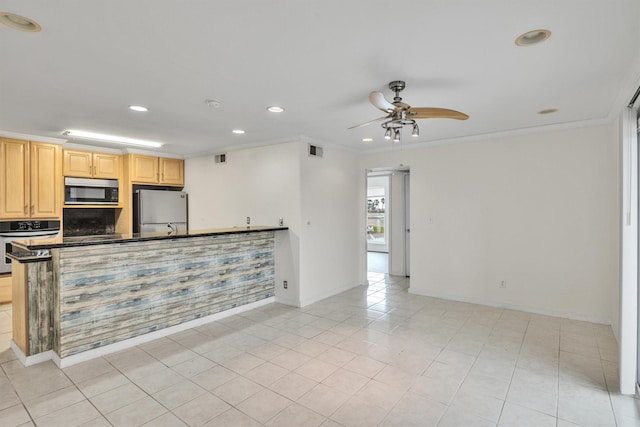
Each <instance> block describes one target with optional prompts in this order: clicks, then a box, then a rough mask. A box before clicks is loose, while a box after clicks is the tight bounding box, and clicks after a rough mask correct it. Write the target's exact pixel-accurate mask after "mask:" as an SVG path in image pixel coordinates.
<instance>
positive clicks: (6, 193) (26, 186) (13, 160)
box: [0, 139, 62, 219]
mask: <svg viewBox="0 0 640 427" xmlns="http://www.w3.org/2000/svg"><path fill="white" fill-rule="evenodd" d="M61 163H62V157H61V149H60V146H59V145H56V144H45V143H40V142H29V141H22V140H15V139H0V176H1V177H2V182H1V183H0V218H7V219H25V218H59V217H60V214H61V209H62V202H61V201H62V194H61V191H62V181H61V180H62V173H61V172H62V168H61V166H62V164H61Z"/></svg>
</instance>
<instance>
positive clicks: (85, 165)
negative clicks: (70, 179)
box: [63, 150, 93, 178]
mask: <svg viewBox="0 0 640 427" xmlns="http://www.w3.org/2000/svg"><path fill="white" fill-rule="evenodd" d="M63 164H64V166H63V171H64V176H76V177H85V178H91V177H92V176H93V160H92V153H91V152H90V151H72V150H64V161H63Z"/></svg>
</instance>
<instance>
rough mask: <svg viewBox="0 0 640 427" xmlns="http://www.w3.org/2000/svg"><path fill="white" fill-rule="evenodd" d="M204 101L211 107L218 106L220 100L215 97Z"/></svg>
mask: <svg viewBox="0 0 640 427" xmlns="http://www.w3.org/2000/svg"><path fill="white" fill-rule="evenodd" d="M204 103H205V104H207V105H208V106H209V107H211V108H220V105H221V104H220V101H217V100H215V99H205V100H204Z"/></svg>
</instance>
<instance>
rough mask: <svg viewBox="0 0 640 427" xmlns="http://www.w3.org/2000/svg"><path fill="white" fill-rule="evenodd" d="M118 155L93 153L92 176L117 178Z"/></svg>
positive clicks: (118, 170)
mask: <svg viewBox="0 0 640 427" xmlns="http://www.w3.org/2000/svg"><path fill="white" fill-rule="evenodd" d="M119 174H120V156H119V155H117V154H106V153H93V176H94V177H96V178H112V179H118V175H119Z"/></svg>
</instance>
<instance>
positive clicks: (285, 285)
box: [282, 280, 289, 289]
mask: <svg viewBox="0 0 640 427" xmlns="http://www.w3.org/2000/svg"><path fill="white" fill-rule="evenodd" d="M282 285H283V286H284V288H285V289H287V288H288V287H289V285H288V284H287V281H286V280H285V281H284V283H283V284H282Z"/></svg>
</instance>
